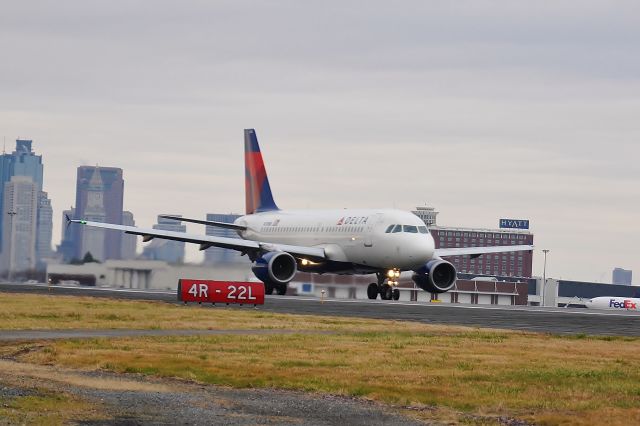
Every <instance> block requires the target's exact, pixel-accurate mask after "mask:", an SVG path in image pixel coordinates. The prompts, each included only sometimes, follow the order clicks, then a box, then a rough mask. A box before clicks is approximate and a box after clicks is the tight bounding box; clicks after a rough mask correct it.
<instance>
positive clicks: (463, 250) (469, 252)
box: [435, 245, 533, 257]
mask: <svg viewBox="0 0 640 426" xmlns="http://www.w3.org/2000/svg"><path fill="white" fill-rule="evenodd" d="M530 250H533V246H532V245H521V246H495V247H451V248H441V249H436V252H435V256H439V257H445V256H473V257H477V256H480V255H482V254H489V253H505V252H510V251H530Z"/></svg>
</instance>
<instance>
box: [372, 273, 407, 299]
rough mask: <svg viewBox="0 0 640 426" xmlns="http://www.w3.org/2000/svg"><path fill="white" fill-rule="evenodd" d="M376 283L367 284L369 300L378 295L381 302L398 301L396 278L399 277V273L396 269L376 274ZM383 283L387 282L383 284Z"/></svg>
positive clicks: (398, 293)
mask: <svg viewBox="0 0 640 426" xmlns="http://www.w3.org/2000/svg"><path fill="white" fill-rule="evenodd" d="M376 276H377V277H378V282H377V283H371V284H369V287H367V296H368V297H369V299H371V300H374V299H377V298H378V294H379V295H380V299H382V300H392V299H393V300H398V299H400V290H398V288H397V287H398V278H399V277H400V271H399V270H398V269H389V270H388V271H387V273H386V274H385V273H382V272H378V273H377V274H376ZM385 281H387V282H386V283H385Z"/></svg>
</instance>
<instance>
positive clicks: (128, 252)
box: [121, 211, 138, 260]
mask: <svg viewBox="0 0 640 426" xmlns="http://www.w3.org/2000/svg"><path fill="white" fill-rule="evenodd" d="M122 224H123V225H126V226H135V225H136V222H135V220H133V213H131V212H130V211H124V212H122ZM137 244H138V237H137V236H136V235H131V234H123V235H122V249H121V256H122V259H123V260H131V259H135V258H136V248H137Z"/></svg>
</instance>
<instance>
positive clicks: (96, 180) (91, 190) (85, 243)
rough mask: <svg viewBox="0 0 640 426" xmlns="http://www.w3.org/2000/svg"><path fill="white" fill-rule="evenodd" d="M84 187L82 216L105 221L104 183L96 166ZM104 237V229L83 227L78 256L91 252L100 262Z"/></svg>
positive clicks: (104, 243)
mask: <svg viewBox="0 0 640 426" xmlns="http://www.w3.org/2000/svg"><path fill="white" fill-rule="evenodd" d="M84 189H85V194H86V197H87V198H86V204H85V206H84V207H85V208H84V214H83V218H84V219H85V220H89V221H92V222H106V220H105V219H106V218H107V214H106V211H105V208H104V184H103V182H102V176H101V174H100V169H99V168H98V167H96V168H95V169H94V171H93V175H92V176H91V180H89V184H88V185H87V186H86V187H85V188H84ZM105 237H106V229H102V228H86V229H83V232H82V240H81V242H80V247H81V249H80V256H79V257H84V256H85V255H86V254H87V253H91V255H92V257H93V258H94V259H96V260H99V261H100V262H102V261H104V260H106V259H107V258H106V250H105V249H106V238H105Z"/></svg>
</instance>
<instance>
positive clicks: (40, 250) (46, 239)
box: [36, 191, 53, 269]
mask: <svg viewBox="0 0 640 426" xmlns="http://www.w3.org/2000/svg"><path fill="white" fill-rule="evenodd" d="M52 232H53V209H52V208H51V200H49V197H48V194H47V193H46V192H44V191H40V192H39V193H38V219H37V225H36V267H37V268H38V269H45V265H44V263H43V262H42V260H43V259H46V258H48V257H50V256H51V255H52V252H51V234H52Z"/></svg>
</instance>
